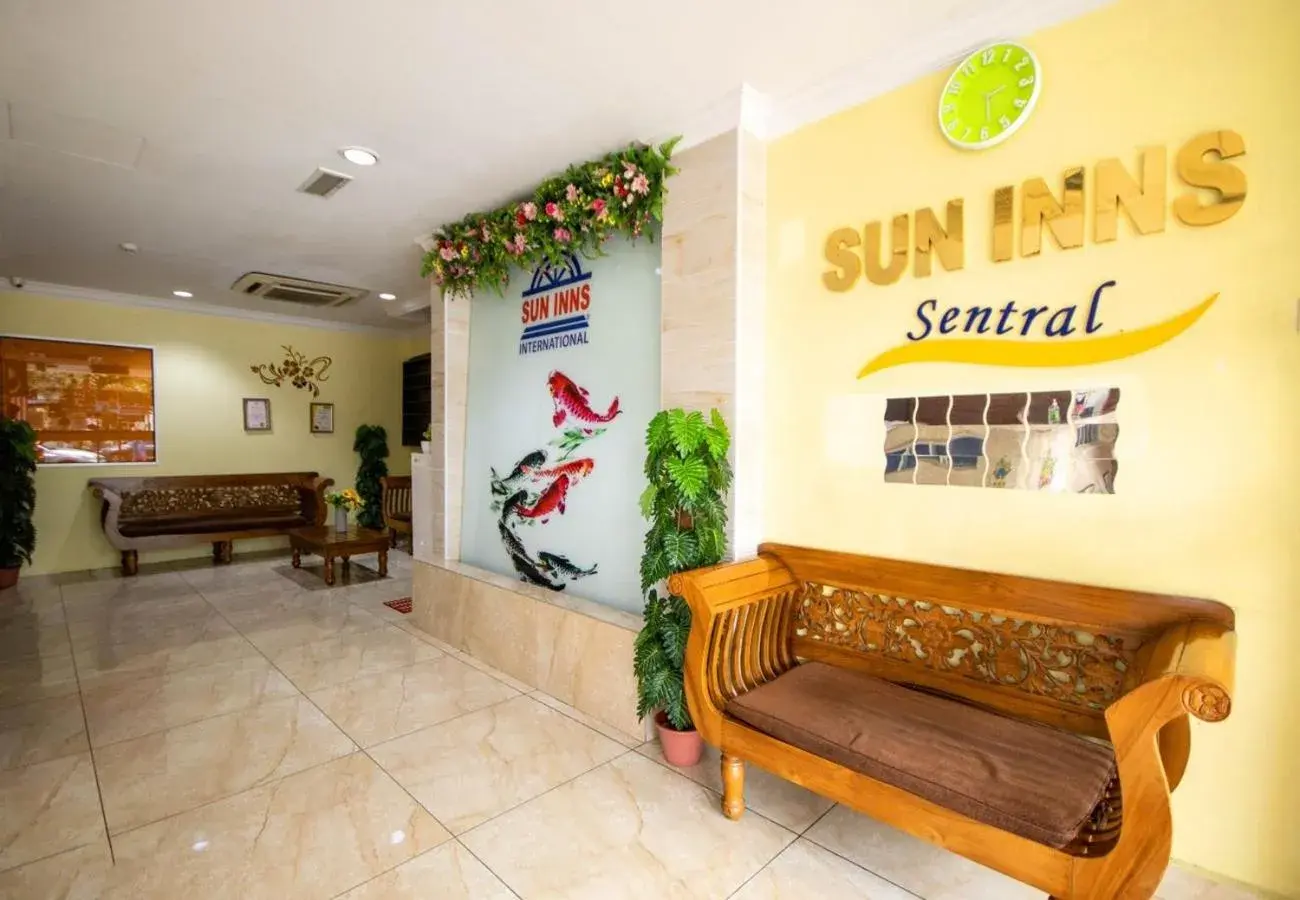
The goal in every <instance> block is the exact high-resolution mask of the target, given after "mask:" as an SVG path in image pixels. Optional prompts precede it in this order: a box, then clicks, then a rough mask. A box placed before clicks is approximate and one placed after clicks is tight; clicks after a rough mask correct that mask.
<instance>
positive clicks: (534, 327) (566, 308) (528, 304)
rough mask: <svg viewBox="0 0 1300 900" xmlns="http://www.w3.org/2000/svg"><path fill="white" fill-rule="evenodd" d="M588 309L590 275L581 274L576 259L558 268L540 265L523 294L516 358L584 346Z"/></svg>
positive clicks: (570, 255) (556, 265)
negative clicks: (517, 356)
mask: <svg viewBox="0 0 1300 900" xmlns="http://www.w3.org/2000/svg"><path fill="white" fill-rule="evenodd" d="M590 308H591V273H590V272H584V271H583V270H582V263H581V261H580V260H579V259H578V257H577V255H575V254H569V256H568V257H566V258H565V260H564V261H563V262H562V263H559V264H552V263H549V262H544V263H542V264H541V265H540V266H538V267H537V269H536V270H535V271H534V272H533V280H532V283H531V284H529V286H528V290H526V291H524V293H523V304H522V305H521V308H520V317H519V318H520V321H522V322H523V324H524V330H523V332H522V333H521V334H520V335H519V353H520V355H521V356H522V355H523V354H525V353H541V352H543V351H546V350H557V349H559V348H561V347H572V346H575V345H577V344H586V343H587V326H588V325H589V324H590V323H591V316H590V315H589V313H588V310H589V309H590Z"/></svg>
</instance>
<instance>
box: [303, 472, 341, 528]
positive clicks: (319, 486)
mask: <svg viewBox="0 0 1300 900" xmlns="http://www.w3.org/2000/svg"><path fill="white" fill-rule="evenodd" d="M333 485H334V479H333V478H322V477H321V476H319V475H318V476H316V477H315V478H313V479H312V480H311V481H310V482H308V483H307V484H306V485H304V487H303V492H304V493H305V494H306V497H310V498H311V504H312V508H310V509H306V508H304V509H303V513H304V514H305V515H306V516H307V518H308V519H311V522H312V524H313V525H323V524H324V523H325V492H326V491H328V490H329V489H330V488H331V487H332V486H333ZM306 497H304V499H306Z"/></svg>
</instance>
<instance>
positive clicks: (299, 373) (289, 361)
mask: <svg viewBox="0 0 1300 900" xmlns="http://www.w3.org/2000/svg"><path fill="white" fill-rule="evenodd" d="M282 349H283V350H284V362H282V363H280V364H279V365H278V366H277V365H276V364H275V363H262V364H260V365H254V366H249V368H250V369H252V370H253V374H255V375H257V376H258V377H259V378H261V379H262V381H263V382H265V383H266V384H273V385H275V386H276V387H280V386H281V385H282V384H283V383H284V382H286V381H288V382H289V383H290V384H292V385H293V386H294V387H296V388H301V389H302V390H305V391H311V395H312V396H313V397H318V396H320V383H321V382H324V381H329V376H328V375H326V374H325V373H326V372H327V371H329V367H330V364H331V363H333V362H334V360H332V359H330V358H329V357H328V356H316V357H313V358H312V359H308V358H307V355H306V354H305V353H299V352H298V351H297V350H295V349H293V348H292V347H290V346H288V345H287V344H285V345H283V347H282Z"/></svg>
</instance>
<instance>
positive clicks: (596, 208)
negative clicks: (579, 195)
mask: <svg viewBox="0 0 1300 900" xmlns="http://www.w3.org/2000/svg"><path fill="white" fill-rule="evenodd" d="M591 210H592V212H594V213H595V214H596V218H597V219H603V218H605V217H606V216H607V215H609V210H607V209H605V201H604V200H601V199H600V198H599V197H598V198H596V199H595V200H592V201H591Z"/></svg>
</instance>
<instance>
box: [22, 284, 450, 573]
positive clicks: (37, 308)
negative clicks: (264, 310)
mask: <svg viewBox="0 0 1300 900" xmlns="http://www.w3.org/2000/svg"><path fill="white" fill-rule="evenodd" d="M0 333H3V334H16V335H25V336H31V337H50V338H72V339H77V340H90V341H103V342H105V343H114V342H120V343H129V344H142V345H146V346H151V347H153V348H154V378H155V382H154V397H155V409H156V416H157V419H156V421H157V434H158V463H157V465H128V466H45V467H42V468H40V469H39V470H38V472H37V475H36V496H37V500H36V528H37V548H36V556H35V559H34V560H33V565H32V567H31V568H30V569H27V570H25V571H27V572H30V573H32V574H39V573H42V572H66V571H71V570H76V569H89V568H99V567H102V566H113V565H116V564H117V561H118V556H117V554H116V552H115V551H114V550H113V548H112V547H111V546H110V545H109V543H108V541H107V540H106V539H105V538H104V534H103V531H102V530H101V528H100V524H99V505H98V503H97V502H96V501H95V500H94V498H92V497H91V496H90V492H89V491H87V490H86V481H87V479H89V478H95V477H112V476H142V475H150V474H157V475H186V474H206V473H220V472H277V471H318V472H320V473H321V474H323V475H326V476H328V477H331V478H333V479H334V480H335V481H336V482H338V484H339V486H340V487H344V486H348V485H351V484H352V482H353V478H354V476H355V474H356V468H357V458H356V454H355V453H353V452H352V438H353V432H354V431H355V430H356V427H357V426H358V425H360V424H362V423H368V424H378V425H383V426H384V427H385V428H386V429H387V430H388V447H389V452H390V454H391V455H390V457H389V460H388V465H389V469H390V470H391V471H393V472H394V473H405V472H409V471H410V455H409V454H410V449H411V448H402V447H401V446H400V443H401V402H402V397H401V395H402V361H403V360H404V359H407V358H409V357H411V356H414V355H416V354H418V353H424V352H427V351H428V341H427V339H425V338H424V337H423V335H419V334H417V335H416V336H413V337H411V338H405V337H402V336H400V335H399V336H397V337H392V338H390V337H385V336H383V335H380V334H377V333H376V334H363V333H358V332H345V331H328V330H325V329H317V328H308V327H298V326H289V325H279V324H271V323H267V322H259V321H250V320H246V319H232V318H223V317H218V316H209V315H194V314H190V313H182V312H173V311H170V310H161V309H149V308H136V307H123V306H116V305H110V304H106V303H98V302H93V301H78V300H62V299H53V298H48V297H37V296H32V295H30V294H27V293H22V294H19V293H0ZM282 344H290V345H292V346H293V347H294V348H295V349H298V350H301V351H302V352H304V353H306V354H308V355H309V356H316V355H326V356H330V357H332V358H333V360H334V363H333V366H332V367H331V369H330V378H329V381H328V382H326V383H325V384H324V385H323V386H322V388H321V394H320V397H319V398H318V399H319V400H320V401H322V402H327V403H333V404H334V433H333V434H330V435H313V434H311V433H310V431H309V429H308V404H309V403H310V402H311V401H312V399H313V398H312V397H311V396H310V395H309V394H308V392H307V391H301V390H296V389H294V388H293V387H291V386H285V387H278V388H277V387H274V386H271V385H264V384H263V383H262V382H261V381H260V380H259V379H258V377H257V376H256V375H254V374H253V373H252V372H251V371H249V366H250V365H252V364H253V363H260V362H271V361H275V362H279V361H280V359H281V358H282V354H283V351H282V350H281V345H282ZM244 397H269V398H270V400H271V424H272V426H273V430H272V431H271V432H270V433H257V434H249V433H246V432H245V431H244V427H243V404H242V399H243V398H244ZM283 544H284V541H283V540H280V541H278V542H269V543H268V542H265V541H262V542H259V541H242V542H237V543H236V545H235V552H236V554H238V553H240V552H241V551H248V550H252V549H256V548H258V547H260V546H281V545H283ZM210 553H211V548H210V547H208V546H207V545H206V544H197V545H194V546H192V547H187V548H184V549H180V550H175V551H154V552H150V553H144V554H142V555H141V562H145V563H147V562H156V561H159V560H164V559H174V558H178V557H185V556H202V555H208V554H210Z"/></svg>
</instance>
